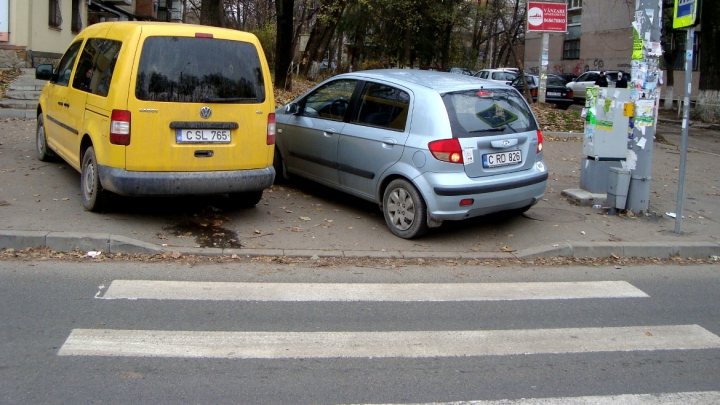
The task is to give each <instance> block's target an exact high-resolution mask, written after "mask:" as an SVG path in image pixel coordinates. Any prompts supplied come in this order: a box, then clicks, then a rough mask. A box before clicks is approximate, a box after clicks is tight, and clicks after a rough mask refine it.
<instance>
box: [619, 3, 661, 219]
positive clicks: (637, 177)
mask: <svg viewBox="0 0 720 405" xmlns="http://www.w3.org/2000/svg"><path fill="white" fill-rule="evenodd" d="M661 21H662V8H661V4H660V0H636V7H635V20H634V22H633V24H634V26H635V27H636V28H638V40H639V41H640V43H641V44H642V50H641V52H642V58H636V55H635V52H633V54H634V55H633V66H634V67H637V69H634V72H633V73H634V75H633V74H631V76H632V77H631V80H632V86H631V88H632V89H635V90H636V91H637V96H636V97H637V101H636V108H635V116H634V117H633V126H634V129H633V136H632V140H630V141H629V146H628V149H629V150H628V159H627V162H628V168H629V169H630V170H631V173H632V174H631V177H630V189H629V191H628V199H627V209H628V210H630V211H632V212H633V213H634V214H636V215H641V214H645V213H647V211H648V207H649V205H650V180H651V179H652V176H651V175H652V151H653V143H654V142H653V139H654V138H655V128H656V126H657V114H656V111H657V108H658V101H659V89H658V87H657V86H658V85H659V83H658V81H657V78H658V76H659V68H660V67H659V59H660V58H659V55H657V54H655V55H653V54H652V49H653V48H652V46H651V45H652V44H658V47H659V43H660V22H661ZM653 80H654V82H653ZM650 104H652V109H649V108H645V107H647V106H648V105H650ZM638 107H640V108H638ZM648 110H650V112H651V113H650V112H648ZM633 166H634V167H633Z"/></svg>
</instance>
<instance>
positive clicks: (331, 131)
mask: <svg viewBox="0 0 720 405" xmlns="http://www.w3.org/2000/svg"><path fill="white" fill-rule="evenodd" d="M323 135H324V136H327V137H331V136H333V135H335V128H326V129H325V131H323Z"/></svg>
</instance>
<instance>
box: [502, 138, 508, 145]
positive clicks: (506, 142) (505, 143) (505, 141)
mask: <svg viewBox="0 0 720 405" xmlns="http://www.w3.org/2000/svg"><path fill="white" fill-rule="evenodd" d="M508 145H510V141H508V140H507V139H505V140H503V141H502V146H508Z"/></svg>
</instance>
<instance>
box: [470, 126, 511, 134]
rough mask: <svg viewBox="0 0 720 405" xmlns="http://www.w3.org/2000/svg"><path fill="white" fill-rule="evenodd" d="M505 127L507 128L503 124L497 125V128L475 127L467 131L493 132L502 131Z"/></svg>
mask: <svg viewBox="0 0 720 405" xmlns="http://www.w3.org/2000/svg"><path fill="white" fill-rule="evenodd" d="M505 129H507V127H506V126H504V125H503V126H502V127H497V128H485V129H476V130H473V131H468V133H469V134H472V133H475V132H495V131H504V130H505Z"/></svg>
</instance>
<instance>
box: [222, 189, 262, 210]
mask: <svg viewBox="0 0 720 405" xmlns="http://www.w3.org/2000/svg"><path fill="white" fill-rule="evenodd" d="M262 195H263V192H262V190H260V191H245V192H242V193H230V194H229V196H230V201H231V202H232V204H233V206H234V207H238V208H252V207H254V206H256V205H257V203H259V202H260V199H262Z"/></svg>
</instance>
